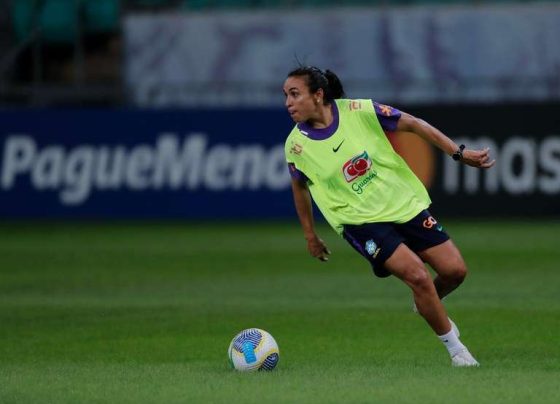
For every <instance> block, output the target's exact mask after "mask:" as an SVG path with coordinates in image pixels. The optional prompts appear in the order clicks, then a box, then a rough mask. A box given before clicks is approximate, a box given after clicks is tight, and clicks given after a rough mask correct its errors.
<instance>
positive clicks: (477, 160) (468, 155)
mask: <svg viewBox="0 0 560 404" xmlns="http://www.w3.org/2000/svg"><path fill="white" fill-rule="evenodd" d="M461 161H462V162H463V163H465V164H467V165H469V166H471V167H477V168H490V167H492V166H493V165H494V164H495V163H496V160H490V149H489V148H488V147H487V148H485V149H482V150H464V151H463V158H462V159H461Z"/></svg>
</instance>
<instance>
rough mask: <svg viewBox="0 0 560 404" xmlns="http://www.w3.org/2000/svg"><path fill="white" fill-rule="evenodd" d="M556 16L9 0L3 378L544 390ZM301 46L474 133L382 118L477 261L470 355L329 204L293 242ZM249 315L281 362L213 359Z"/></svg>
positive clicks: (465, 396) (551, 285)
mask: <svg viewBox="0 0 560 404" xmlns="http://www.w3.org/2000/svg"><path fill="white" fill-rule="evenodd" d="M558 38H560V3H559V2H557V1H550V2H541V1H513V0H512V1H499V0H496V1H476V2H471V1H465V0H463V1H461V0H431V1H430V0H426V1H419V0H418V1H416V0H398V1H382V0H375V1H361V0H355V1H352V0H347V1H346V0H345V1H332V0H285V1H282V0H191V1H189V0H12V1H7V0H0V222H1V225H0V275H1V279H2V282H0V320H1V324H2V327H0V342H1V343H0V362H1V363H2V366H1V367H0V369H1V370H0V382H1V383H0V386H1V387H0V401H3V402H43V401H48V402H99V401H108V402H116V401H118V402H154V401H155V402H184V401H185V400H186V401H187V402H235V401H238V402H257V401H260V400H262V399H267V400H268V401H271V402H322V403H325V402H333V403H335V402H368V401H370V400H372V398H375V399H376V401H378V402H423V401H430V402H447V400H446V399H442V398H445V397H449V396H450V395H452V397H453V400H454V401H455V402H493V403H495V402H535V400H536V399H535V397H536V396H537V395H538V400H536V401H539V402H551V403H552V402H558V401H559V400H560V390H559V389H558V386H557V378H558V375H559V374H560V361H559V359H558V358H559V357H560V351H559V348H558V344H557V341H558V337H559V335H558V330H559V329H560V323H559V318H560V316H559V313H560V306H559V300H558V293H557V290H558V287H560V276H559V275H558V271H557V263H558V259H559V258H560V255H559V252H558V247H557V239H558V235H559V234H560V223H559V222H558V218H559V216H560V203H559V200H560V198H559V197H560V131H559V129H558V128H559V127H560V125H559V124H560V114H559V111H560V47H559V46H558ZM297 60H299V61H302V62H304V63H306V64H314V65H318V66H319V67H322V68H330V69H332V70H334V71H335V72H336V73H337V74H338V75H339V76H340V77H341V79H342V81H343V83H344V84H345V88H346V91H347V94H348V95H349V97H352V98H373V99H375V100H376V101H379V102H382V103H385V104H389V105H394V106H396V107H398V108H401V109H403V110H405V111H407V112H410V113H413V114H415V115H417V116H419V117H421V118H423V119H425V120H427V121H428V122H431V123H433V124H434V125H435V126H437V127H438V128H440V129H442V130H443V131H444V132H445V133H446V134H447V135H449V136H450V137H451V138H453V139H454V140H455V141H457V142H458V143H465V144H467V145H468V146H473V147H474V146H486V145H488V146H490V147H491V149H492V153H493V155H494V156H495V157H496V159H497V165H496V167H495V168H493V169H492V170H489V171H486V172H480V171H477V170H474V169H467V168H465V167H462V166H460V165H457V164H455V163H454V162H453V161H452V160H451V159H450V158H448V157H447V156H444V155H443V154H442V153H440V152H439V151H436V150H434V149H432V148H431V147H429V146H427V145H426V144H425V143H423V142H421V141H419V140H418V139H416V138H414V137H403V138H396V137H395V136H394V134H389V136H390V138H391V140H392V142H393V144H394V146H395V148H396V149H397V151H399V153H401V154H402V155H403V156H404V157H405V159H406V160H407V161H408V162H409V164H410V165H411V166H412V167H413V169H414V170H415V171H416V172H417V174H418V175H419V177H420V178H421V179H422V180H423V181H424V183H425V184H426V185H427V186H428V187H429V190H430V194H431V195H432V199H433V200H434V205H433V206H432V211H433V213H434V214H435V215H436V216H437V217H439V218H440V219H442V221H443V223H444V224H445V226H446V228H447V229H448V230H449V231H450V233H451V234H452V236H453V237H454V239H455V240H456V241H457V243H458V244H459V246H460V248H461V249H462V252H463V254H464V255H465V258H466V260H467V263H468V264H469V267H470V270H471V274H472V275H471V276H470V277H469V280H468V282H467V283H466V284H465V285H464V286H463V287H462V288H461V290H460V291H459V292H458V293H457V294H456V295H454V296H453V297H452V298H451V299H449V301H448V302H447V303H446V306H447V307H448V308H449V309H450V311H451V312H452V316H453V317H454V319H456V320H458V322H459V324H460V325H462V324H465V327H466V329H465V330H464V334H465V338H466V339H467V340H468V343H469V344H471V345H469V346H472V347H473V348H472V349H473V350H474V351H475V352H476V353H477V355H480V359H481V362H482V363H483V365H484V366H485V367H484V366H483V368H482V369H480V372H479V373H455V374H453V375H451V374H449V364H448V362H447V358H445V354H444V352H443V350H441V347H440V346H439V345H437V342H434V341H432V339H431V338H432V336H431V335H429V332H428V330H427V329H426V327H425V325H424V324H423V323H422V322H421V321H420V320H419V319H418V318H417V316H415V315H413V314H412V313H411V312H410V307H409V306H410V297H409V296H408V292H407V290H406V289H405V288H404V287H402V285H400V284H398V283H397V282H396V281H394V280H387V281H386V282H385V283H381V282H379V281H377V280H375V281H372V280H371V275H370V273H369V269H367V266H366V265H365V264H364V262H362V261H361V260H360V257H358V256H357V255H356V254H354V253H353V252H352V251H351V249H350V248H349V247H348V246H346V245H345V244H344V243H343V242H342V241H341V240H340V239H338V238H337V237H336V236H335V235H334V234H333V233H332V232H331V231H330V230H329V229H327V228H326V226H325V225H324V224H323V223H322V221H321V219H320V218H318V220H319V229H320V232H321V235H322V237H323V238H325V240H326V241H327V242H328V244H329V245H330V246H331V249H332V250H333V255H332V257H331V261H330V262H329V263H328V264H327V265H328V267H327V269H324V267H320V263H318V262H315V261H313V260H311V259H309V258H308V256H307V254H306V251H305V244H304V242H303V241H302V237H301V234H300V230H299V228H298V224H297V220H296V217H295V212H294V209H293V203H292V198H291V194H290V190H289V176H288V173H287V170H286V167H285V163H284V160H283V141H284V138H285V136H286V135H287V133H288V132H289V130H290V128H291V127H292V125H293V124H292V122H291V121H290V119H289V116H288V114H287V113H286V112H285V111H284V109H283V96H282V92H281V85H282V82H283V80H284V78H285V75H286V73H287V72H288V71H289V70H290V69H292V68H293V67H294V66H295V65H296V63H297V62H296V61H297ZM455 316H457V317H455ZM251 326H257V327H261V328H264V329H267V330H268V331H270V332H271V333H272V334H273V335H274V336H275V337H276V339H277V340H278V342H279V344H280V350H281V359H280V367H279V369H278V372H276V375H275V377H274V378H269V377H260V378H240V377H237V376H236V375H233V374H231V372H229V371H228V370H227V363H226V361H225V351H226V348H227V345H228V344H229V339H230V338H231V337H233V335H235V334H236V333H237V332H238V331H239V330H240V329H242V328H245V327H251ZM348 330H351V332H350V333H349V332H348ZM383 330H389V331H387V332H385V331H383ZM349 334H352V336H351V338H350V337H348V336H349ZM412 336H414V337H412ZM402 346H407V349H406V350H404V352H403V349H402ZM372 375H373V378H372ZM396 380H398V381H399V383H396V382H395V381H396ZM457 386H463V387H459V389H458V390H457Z"/></svg>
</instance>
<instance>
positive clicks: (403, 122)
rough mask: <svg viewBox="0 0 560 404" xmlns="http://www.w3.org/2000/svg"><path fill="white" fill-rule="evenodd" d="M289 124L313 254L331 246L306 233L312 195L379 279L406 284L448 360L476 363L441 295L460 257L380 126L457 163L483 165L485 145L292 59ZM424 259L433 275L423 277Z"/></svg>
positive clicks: (453, 281) (459, 278) (461, 270)
mask: <svg viewBox="0 0 560 404" xmlns="http://www.w3.org/2000/svg"><path fill="white" fill-rule="evenodd" d="M284 94H285V97H286V102H285V105H286V108H287V109H288V112H289V113H290V116H291V117H292V119H293V120H294V121H295V122H296V125H295V127H294V129H293V130H292V132H291V133H290V134H289V136H288V138H287V140H286V146H285V147H286V148H285V152H286V160H287V162H288V166H289V169H290V174H291V176H292V191H293V195H294V202H295V206H296V211H297V214H298V217H299V220H300V223H301V226H302V228H303V232H304V236H305V238H306V240H307V248H308V250H309V252H310V253H311V255H312V256H313V257H316V258H318V259H320V260H322V261H327V260H328V256H329V254H330V251H329V250H328V248H327V246H326V245H325V243H324V242H323V240H321V239H320V238H319V236H318V235H317V233H316V232H315V227H314V222H313V213H312V204H311V198H313V200H314V201H315V203H316V205H317V206H318V207H319V209H320V210H321V212H322V214H323V216H324V217H325V219H326V220H327V221H328V223H329V224H330V225H331V226H332V227H333V228H334V230H335V231H336V232H337V233H338V234H340V235H342V236H343V237H344V239H345V240H346V241H348V243H350V245H351V246H352V247H353V248H354V249H355V250H356V251H358V252H359V253H360V254H361V255H362V256H364V257H365V258H366V259H367V260H368V261H369V262H370V264H371V265H372V267H373V271H374V273H375V274H376V275H377V276H379V277H386V276H389V275H395V276H396V277H398V278H399V279H401V280H402V281H403V282H404V283H406V284H407V285H408V286H409V287H410V288H411V289H412V293H413V296H414V302H415V306H416V308H417V310H418V312H419V313H420V314H421V315H422V316H423V317H424V319H425V320H426V321H427V322H428V324H429V325H430V327H431V328H432V329H433V330H434V332H435V333H436V334H437V335H438V337H439V339H440V340H441V341H442V342H443V344H444V345H445V346H446V348H447V350H448V351H449V355H450V356H451V363H452V365H453V366H478V365H479V364H478V362H477V361H476V359H475V358H474V357H473V356H472V355H471V354H470V352H469V351H468V349H467V348H466V347H465V345H463V344H462V343H461V341H460V340H459V332H458V330H457V328H456V327H455V326H454V324H453V322H452V321H451V320H450V319H449V318H448V317H447V314H446V311H445V308H444V307H443V305H442V303H441V299H442V298H443V297H444V296H446V295H447V294H449V293H450V292H451V291H453V290H454V289H455V288H457V286H459V285H460V284H461V282H463V280H464V278H465V276H466V273H467V269H466V266H465V262H464V261H463V258H462V256H461V254H460V252H459V250H458V249H457V247H455V245H454V244H453V242H452V241H451V240H450V238H449V236H448V235H447V234H446V233H445V231H444V230H443V228H442V227H441V226H440V225H439V223H438V222H437V220H436V219H435V218H434V217H433V216H432V215H431V214H430V212H428V210H427V208H428V207H429V205H430V203H431V201H430V197H429V195H428V193H427V191H426V189H425V188H424V186H423V184H422V183H421V182H420V180H419V179H418V178H417V177H416V176H415V175H414V173H413V172H412V171H411V170H410V168H409V167H408V166H407V164H406V163H405V162H404V160H403V159H402V158H401V157H400V156H399V155H398V154H397V153H396V152H395V151H394V150H393V148H392V146H391V144H390V143H389V141H388V139H387V136H386V134H385V131H391V132H395V131H396V132H399V131H407V132H413V133H416V134H417V135H419V136H421V137H422V138H423V139H425V140H427V141H428V142H430V143H431V144H433V145H435V146H437V147H438V148H440V149H441V150H443V151H444V152H445V153H447V154H448V155H449V156H450V158H453V159H454V160H457V162H458V163H460V162H461V163H465V164H468V165H470V166H473V167H479V168H490V167H492V166H493V165H494V161H490V157H489V150H488V149H484V150H470V149H466V148H465V146H464V145H460V146H458V145H456V144H455V143H454V142H453V141H452V140H451V139H449V138H448V137H447V136H445V135H444V134H443V133H442V132H441V131H439V130H438V129H436V128H434V127H433V126H431V125H430V124H428V123H426V122H424V121H422V120H420V119H418V118H415V117H414V116H412V115H410V114H407V113H405V112H402V111H399V110H397V109H395V108H392V107H390V106H387V105H382V104H378V103H376V102H372V101H371V100H366V99H359V100H358V99H357V100H351V99H344V98H343V97H344V90H343V87H342V83H341V82H340V80H339V79H338V77H337V76H336V75H335V74H334V73H333V72H331V71H329V70H327V71H322V70H320V69H318V68H317V67H313V66H308V67H299V68H297V69H295V70H293V71H292V72H290V73H289V74H288V77H287V79H286V81H285V82H284ZM424 262H427V263H428V264H429V265H430V266H431V267H432V268H433V269H434V270H435V272H436V273H437V276H436V278H435V279H434V280H433V281H432V278H431V276H430V274H429V272H428V270H427V269H426V267H425V266H424Z"/></svg>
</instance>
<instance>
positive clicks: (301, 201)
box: [292, 178, 331, 261]
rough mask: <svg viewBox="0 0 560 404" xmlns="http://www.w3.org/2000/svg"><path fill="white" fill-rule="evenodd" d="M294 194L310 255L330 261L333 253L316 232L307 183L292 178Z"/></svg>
mask: <svg viewBox="0 0 560 404" xmlns="http://www.w3.org/2000/svg"><path fill="white" fill-rule="evenodd" d="M292 193H293V195H294V203H295V206H296V212H297V215H298V218H299V222H300V223H301V227H302V229H303V234H304V236H305V239H306V240H307V249H308V250H309V253H310V254H311V255H312V256H313V257H315V258H318V259H320V260H321V261H328V260H329V254H330V253H331V252H330V251H329V249H328V248H327V246H326V244H325V243H324V242H323V240H321V239H320V238H319V236H317V233H316V232H315V222H314V220H313V205H312V203H311V194H310V192H309V188H308V187H307V183H306V182H305V181H302V180H301V179H298V178H292Z"/></svg>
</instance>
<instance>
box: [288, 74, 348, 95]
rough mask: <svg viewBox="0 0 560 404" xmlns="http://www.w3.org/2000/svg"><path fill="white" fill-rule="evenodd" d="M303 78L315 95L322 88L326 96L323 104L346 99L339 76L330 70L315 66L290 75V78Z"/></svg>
mask: <svg viewBox="0 0 560 404" xmlns="http://www.w3.org/2000/svg"><path fill="white" fill-rule="evenodd" d="M294 76H303V77H305V78H306V81H307V87H309V92H310V93H311V94H314V93H316V92H317V90H319V89H320V88H322V89H323V92H324V94H325V96H324V98H323V104H330V103H331V102H332V101H333V100H336V99H338V98H342V97H344V88H343V87H342V82H341V81H340V79H339V78H338V76H337V75H336V74H335V73H334V72H332V71H330V70H325V71H323V70H321V69H319V68H318V67H315V66H300V67H298V68H297V69H294V70H292V71H291V72H290V73H288V77H294Z"/></svg>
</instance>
